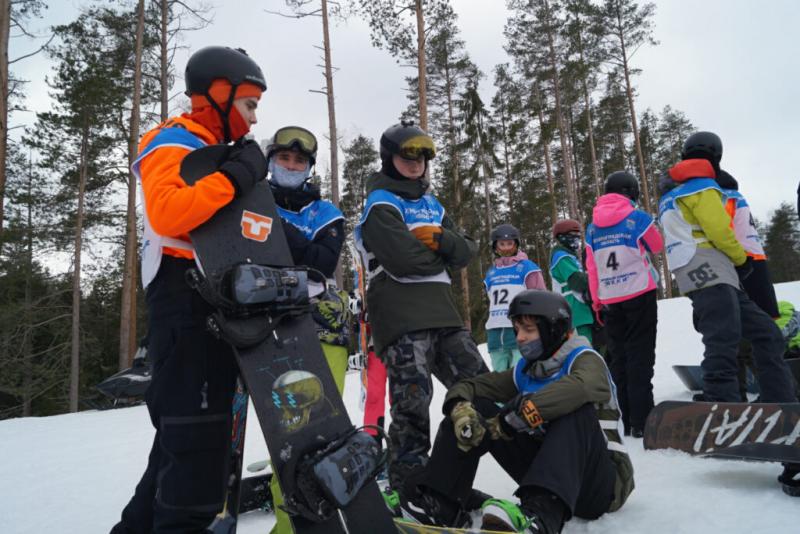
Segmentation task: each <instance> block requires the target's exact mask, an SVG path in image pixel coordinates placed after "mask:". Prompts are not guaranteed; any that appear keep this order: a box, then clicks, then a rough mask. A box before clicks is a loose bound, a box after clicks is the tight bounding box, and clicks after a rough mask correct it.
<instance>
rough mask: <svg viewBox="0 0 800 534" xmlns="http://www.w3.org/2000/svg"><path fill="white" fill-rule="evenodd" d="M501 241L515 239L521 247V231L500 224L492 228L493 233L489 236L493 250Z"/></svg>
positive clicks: (508, 225) (509, 225) (511, 226)
mask: <svg viewBox="0 0 800 534" xmlns="http://www.w3.org/2000/svg"><path fill="white" fill-rule="evenodd" d="M501 239H513V240H514V241H515V242H516V243H517V247H519V244H520V239H519V230H517V228H516V227H515V226H514V225H511V224H500V225H498V226H495V227H494V228H492V233H491V234H489V241H491V243H492V250H494V249H495V247H496V246H497V242H498V241H500V240H501Z"/></svg>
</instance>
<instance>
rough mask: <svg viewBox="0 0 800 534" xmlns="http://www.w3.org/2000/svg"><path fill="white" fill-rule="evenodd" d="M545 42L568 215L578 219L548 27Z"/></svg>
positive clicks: (548, 10) (554, 53)
mask: <svg viewBox="0 0 800 534" xmlns="http://www.w3.org/2000/svg"><path fill="white" fill-rule="evenodd" d="M542 4H543V5H544V7H545V10H546V11H547V18H548V23H551V22H552V16H551V15H550V6H549V4H548V2H547V0H543V1H542ZM547 43H548V51H549V59H550V68H551V69H553V92H554V93H555V98H556V121H557V124H558V132H559V135H558V138H559V142H560V143H561V158H562V160H563V167H564V183H565V184H566V186H567V207H568V210H569V216H570V217H572V218H573V219H578V218H579V214H578V200H577V197H576V194H575V190H576V189H577V188H576V187H575V183H574V180H573V177H572V169H571V166H570V157H569V150H568V149H567V139H566V136H567V132H566V128H565V126H564V117H563V114H562V107H561V88H560V85H561V82H560V78H559V75H558V62H557V61H556V48H555V41H554V39H553V30H552V28H550V29H548V32H547Z"/></svg>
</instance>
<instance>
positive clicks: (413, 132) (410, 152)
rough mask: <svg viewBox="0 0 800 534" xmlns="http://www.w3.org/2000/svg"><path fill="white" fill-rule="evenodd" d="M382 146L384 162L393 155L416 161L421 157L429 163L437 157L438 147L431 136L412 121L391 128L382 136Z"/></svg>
mask: <svg viewBox="0 0 800 534" xmlns="http://www.w3.org/2000/svg"><path fill="white" fill-rule="evenodd" d="M380 146H381V159H382V160H384V161H386V160H387V159H390V158H391V157H392V155H398V156H400V157H401V158H403V159H408V160H414V161H417V160H419V159H420V158H421V157H424V158H425V161H429V160H432V159H433V158H434V157H435V156H436V146H435V145H434V144H433V139H431V136H430V135H428V133H427V132H426V131H425V130H423V129H422V128H420V127H419V126H416V125H415V124H414V123H413V122H411V121H403V122H401V123H400V124H395V125H394V126H390V127H389V128H388V129H387V130H386V131H385V132H383V135H381V143H380Z"/></svg>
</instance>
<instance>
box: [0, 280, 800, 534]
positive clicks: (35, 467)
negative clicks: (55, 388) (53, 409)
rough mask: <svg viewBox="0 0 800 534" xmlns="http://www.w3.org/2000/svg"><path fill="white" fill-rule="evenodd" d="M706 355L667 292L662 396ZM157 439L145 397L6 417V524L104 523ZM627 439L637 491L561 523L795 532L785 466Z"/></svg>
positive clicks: (257, 447)
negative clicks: (596, 514) (604, 510)
mask: <svg viewBox="0 0 800 534" xmlns="http://www.w3.org/2000/svg"><path fill="white" fill-rule="evenodd" d="M776 288H777V292H778V298H779V299H783V300H789V301H790V302H793V303H796V304H800V282H792V283H788V284H780V285H778V286H776ZM485 348H486V347H485V346H483V347H482V350H483V351H484V352H485ZM701 355H702V344H701V342H700V337H699V335H698V334H697V333H696V332H695V331H694V330H693V329H692V325H691V306H690V303H689V301H688V299H686V298H676V299H671V300H667V301H661V302H659V322H658V346H657V357H656V372H655V381H654V383H655V397H656V402H659V401H662V400H666V399H678V400H681V399H683V400H686V399H689V398H690V394H689V393H688V392H687V391H685V390H684V388H683V386H682V385H681V383H680V381H679V380H678V378H677V377H676V376H675V374H674V373H673V372H672V369H671V365H673V364H696V363H699V362H700V359H701ZM359 387H360V386H359V381H358V375H357V374H356V373H350V374H349V375H348V376H347V386H346V390H345V397H346V398H345V403H346V405H347V406H348V409H349V411H350V416H351V418H352V419H354V420H356V421H360V419H361V413H360V412H359V409H358V398H359ZM443 398H444V388H443V387H442V386H441V385H440V384H438V383H437V388H436V395H435V398H434V402H433V405H432V409H431V416H432V423H433V424H434V426H433V428H432V432H435V430H436V426H435V425H438V422H439V421H440V420H441V418H442V415H441V413H440V410H439V407H440V406H441V403H442V400H443ZM250 416H251V418H250V428H249V429H248V432H247V441H246V447H245V464H246V465H247V464H249V463H251V462H255V461H258V460H262V459H263V458H264V457H265V456H266V446H265V444H264V441H263V439H262V438H261V436H260V432H259V429H258V426H257V422H256V419H255V414H254V413H253V412H252V410H251V412H250ZM152 439H153V428H152V426H151V425H150V420H149V418H148V415H147V410H146V408H145V407H144V406H137V407H134V408H126V409H119V410H110V411H104V412H94V411H89V412H81V413H78V414H70V415H60V416H54V417H42V418H25V419H12V420H8V421H0V451H1V452H2V454H0V531H2V532H4V533H5V532H8V533H14V534H41V533H46V532H63V533H80V534H94V533H104V532H108V531H109V529H110V528H111V526H112V525H114V523H115V522H116V521H117V520H118V518H119V514H120V511H121V510H122V508H123V507H124V506H125V504H126V502H127V501H128V499H129V498H130V496H131V495H132V493H133V489H134V487H135V485H136V483H137V482H138V479H139V477H140V476H141V474H142V472H143V470H144V467H145V463H146V460H147V453H148V451H149V449H150V444H151V442H152ZM626 445H627V447H628V450H629V452H630V454H631V457H632V460H633V464H634V467H635V469H636V490H635V491H634V492H633V494H632V495H631V498H630V500H629V501H628V502H627V504H626V505H625V506H624V507H623V508H622V509H621V510H620V511H618V512H616V513H614V514H609V515H606V516H604V517H602V518H601V519H599V520H597V521H593V522H585V521H581V520H577V519H573V520H572V521H570V522H569V523H568V524H567V526H566V528H565V529H564V532H565V533H569V534H575V533H587V534H599V533H609V534H628V533H629V534H643V533H647V534H662V533H663V534H667V533H669V534H679V533H687V534H689V533H717V532H719V533H724V534H736V533H741V534H753V533H754V532H757V533H772V532H774V533H780V534H784V533H788V532H798V526H797V518H798V511H799V510H800V500H798V499H797V498H792V497H789V496H787V495H785V494H783V492H781V490H780V486H779V484H778V483H777V482H776V480H775V477H776V476H777V475H778V473H779V472H780V466H779V465H777V464H769V463H745V462H736V461H725V460H711V459H700V458H692V457H689V456H688V455H686V454H683V453H679V452H674V451H644V450H643V448H642V440H641V439H631V438H628V439H627V440H626ZM476 487H478V488H480V489H482V490H484V491H486V492H489V493H492V494H494V495H496V496H499V497H505V498H512V493H513V492H514V489H515V485H514V483H513V481H512V480H511V479H510V478H508V476H507V475H506V474H505V473H504V472H503V471H502V470H501V469H500V467H499V466H498V465H497V464H496V463H495V462H494V460H493V459H491V458H490V457H488V456H487V457H486V458H485V460H484V461H483V462H482V464H481V467H480V470H479V473H478V478H477V481H476ZM273 522H274V518H273V516H271V515H266V514H263V513H260V512H253V513H250V514H247V515H245V516H243V517H242V518H241V520H240V526H239V532H240V533H241V534H267V532H268V531H269V529H270V528H271V527H272V524H273ZM354 534H356V533H354Z"/></svg>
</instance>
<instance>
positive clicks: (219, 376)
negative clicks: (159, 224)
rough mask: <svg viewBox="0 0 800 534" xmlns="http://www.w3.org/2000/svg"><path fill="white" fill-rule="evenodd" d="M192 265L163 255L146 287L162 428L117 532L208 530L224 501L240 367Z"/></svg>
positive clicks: (150, 404)
mask: <svg viewBox="0 0 800 534" xmlns="http://www.w3.org/2000/svg"><path fill="white" fill-rule="evenodd" d="M193 266H194V262H193V261H191V260H183V259H177V258H173V257H169V256H165V257H164V258H163V259H162V262H161V267H160V270H159V272H158V275H157V276H156V278H155V279H154V280H153V281H152V282H151V283H150V285H149V286H148V287H147V310H148V335H149V347H148V352H149V354H150V355H151V357H152V358H153V359H152V361H153V379H152V382H151V384H150V387H149V388H148V390H147V395H146V401H147V408H148V410H149V413H150V419H151V421H152V423H153V426H154V427H155V429H156V434H155V439H154V440H153V446H152V449H151V450H150V456H149V458H148V462H147V468H146V469H145V472H144V475H142V479H141V480H140V482H139V484H138V485H137V486H136V490H135V493H134V495H133V498H131V500H130V502H129V503H128V505H127V506H126V507H125V509H124V510H123V511H122V521H120V523H118V524H117V525H116V526H114V528H113V529H112V530H111V532H112V534H123V533H124V534H133V533H135V534H145V533H148V534H149V533H151V532H152V533H167V532H169V533H178V532H181V533H189V532H204V531H205V528H206V527H207V526H208V525H209V524H210V523H211V521H212V520H213V519H214V516H215V515H216V514H217V513H218V512H219V511H220V510H222V507H223V502H224V496H225V483H226V477H227V471H228V463H229V456H230V455H229V452H230V447H231V403H232V399H233V393H234V390H235V384H236V375H237V367H236V363H235V360H234V358H233V354H232V351H231V349H230V347H229V346H228V345H227V344H226V343H224V342H222V341H219V340H217V339H215V338H213V337H212V336H211V334H209V333H208V332H207V331H206V329H205V326H204V325H205V318H206V317H207V316H208V315H209V314H210V313H211V311H212V308H211V307H210V306H209V305H208V304H207V303H206V302H205V301H204V300H203V299H202V298H201V297H200V296H199V295H198V294H197V292H196V291H193V290H192V289H190V288H189V286H188V285H187V284H186V282H185V279H184V273H185V271H186V269H188V268H189V267H193Z"/></svg>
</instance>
